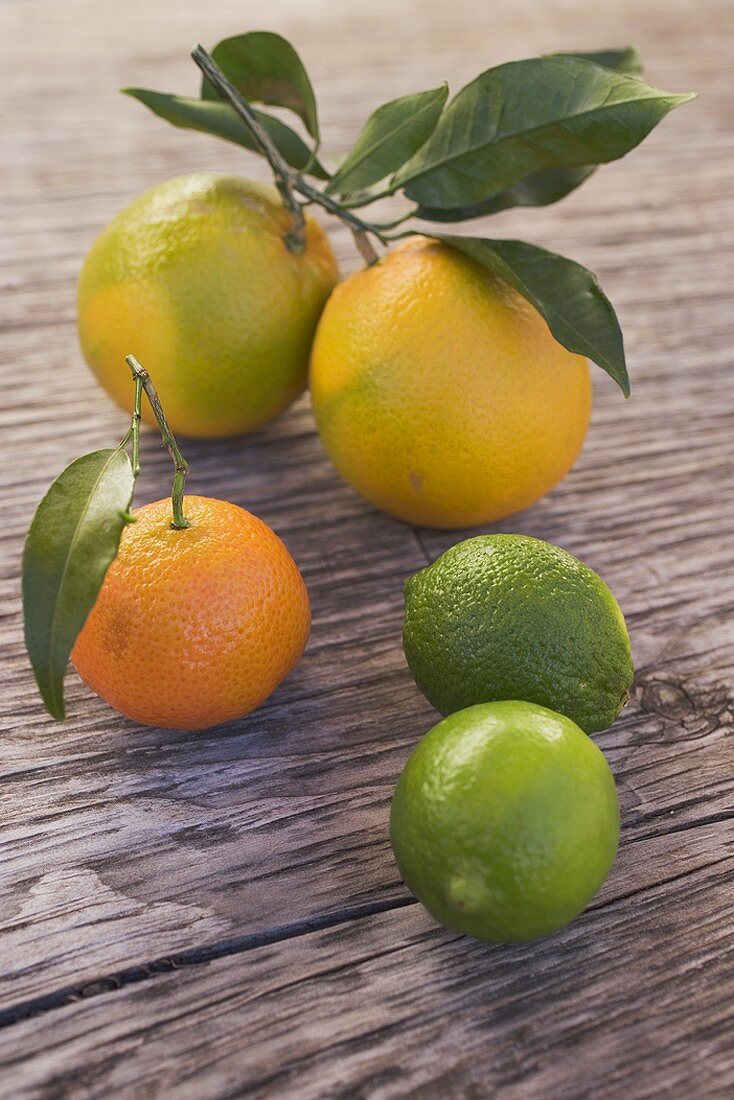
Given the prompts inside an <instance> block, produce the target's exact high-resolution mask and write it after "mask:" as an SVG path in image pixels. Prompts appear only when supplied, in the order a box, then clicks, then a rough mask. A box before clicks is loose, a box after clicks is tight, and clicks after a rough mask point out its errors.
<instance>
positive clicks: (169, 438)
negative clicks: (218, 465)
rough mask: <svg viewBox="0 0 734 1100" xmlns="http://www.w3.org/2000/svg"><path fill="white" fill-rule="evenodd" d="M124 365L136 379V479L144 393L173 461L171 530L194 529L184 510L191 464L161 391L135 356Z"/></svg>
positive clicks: (134, 423) (127, 359) (134, 413)
mask: <svg viewBox="0 0 734 1100" xmlns="http://www.w3.org/2000/svg"><path fill="white" fill-rule="evenodd" d="M125 362H126V363H127V365H128V366H129V368H130V370H131V371H132V374H133V378H134V379H135V410H134V412H133V418H132V424H131V426H130V433H131V435H132V441H133V458H132V466H133V474H134V475H135V477H137V475H138V473H139V472H140V406H141V399H142V391H143V390H145V396H146V397H147V398H148V401H149V402H150V406H151V408H152V410H153V412H154V414H155V418H156V420H157V422H158V427H159V429H160V433H161V437H162V439H163V443H164V445H165V447H166V450H167V451H168V453H169V454H170V456H171V458H172V460H173V465H174V469H175V473H174V476H173V488H172V489H171V505H172V508H173V520H172V522H171V527H173V528H174V529H175V530H184V529H185V528H186V527H190V526H191V525H190V524H189V521H188V520H187V519H186V516H185V515H184V510H183V497H184V486H185V484H186V475H187V473H188V472H189V464H188V462H187V461H186V459H185V458H184V456H183V455H182V454H181V451H180V450H179V447H178V443H177V442H176V437H175V436H174V434H173V432H172V431H171V429H170V427H169V424H168V421H167V420H166V414H165V413H164V412H163V406H162V405H161V399H160V397H159V396H158V391H157V390H156V388H155V386H154V385H153V382H152V381H151V378H150V375H149V374H148V372H147V370H146V369H145V367H143V366H142V365H141V364H140V363H139V362H138V361H137V359H136V358H135V356H134V355H126V356H125Z"/></svg>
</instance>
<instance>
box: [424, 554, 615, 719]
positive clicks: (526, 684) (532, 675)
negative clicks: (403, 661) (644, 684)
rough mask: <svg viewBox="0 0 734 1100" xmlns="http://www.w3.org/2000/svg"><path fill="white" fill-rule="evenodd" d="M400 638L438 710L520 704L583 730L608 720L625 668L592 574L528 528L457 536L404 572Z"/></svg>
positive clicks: (608, 600) (607, 599)
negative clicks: (415, 569) (431, 558)
mask: <svg viewBox="0 0 734 1100" xmlns="http://www.w3.org/2000/svg"><path fill="white" fill-rule="evenodd" d="M403 644H404V646H405V655H406V657H407V659H408V664H409V665H410V669H411V672H412V673H413V675H414V676H415V679H416V683H417V684H418V687H419V688H420V689H421V691H422V692H423V693H424V695H425V696H426V698H427V699H428V700H429V702H431V703H432V704H433V705H434V707H435V708H436V709H437V710H438V711H440V712H441V714H452V713H453V712H454V711H455V710H461V709H462V708H463V707H469V706H472V705H474V704H475V703H488V702H490V701H492V700H495V699H527V700H528V701H529V702H532V703H540V704H541V706H544V707H549V708H550V709H551V710H557V711H559V712H560V713H561V714H566V715H567V716H568V717H569V718H572V719H573V720H574V722H576V723H577V724H578V725H579V726H581V728H582V729H583V730H585V731H586V732H587V733H593V732H594V731H595V730H602V729H606V728H607V727H608V726H610V725H611V724H612V722H613V721H614V719H615V718H616V717H617V715H618V714H619V711H620V710H621V708H622V707H623V706H624V704H625V703H626V701H627V698H628V692H629V689H630V686H631V684H632V676H633V673H634V668H633V665H632V654H631V651H630V641H629V636H628V634H627V628H626V626H625V622H624V616H623V615H622V612H621V610H620V608H619V604H618V603H617V601H616V600H615V598H614V596H613V595H612V593H611V592H610V591H609V589H608V588H607V586H606V585H605V583H604V581H603V580H602V579H601V577H599V576H598V575H597V574H596V573H595V572H594V571H593V569H589V567H588V566H587V565H584V563H583V562H580V561H579V560H578V558H574V557H573V556H572V555H571V554H568V553H566V551H565V550H561V548H560V547H558V546H551V544H550V543H548V542H543V541H541V540H540V539H534V538H529V537H528V536H526V535H479V536H478V537H477V538H473V539H467V540H466V541H465V542H459V543H457V544H456V546H452V547H451V549H450V550H447V551H446V553H445V554H442V555H441V557H440V558H438V560H437V561H435V562H434V563H433V564H432V565H429V566H428V567H427V568H426V569H422V570H421V571H420V572H419V573H416V574H415V575H414V576H412V577H410V578H409V579H408V581H407V582H406V585H405V624H404V628H403Z"/></svg>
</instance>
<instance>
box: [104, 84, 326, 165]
mask: <svg viewBox="0 0 734 1100" xmlns="http://www.w3.org/2000/svg"><path fill="white" fill-rule="evenodd" d="M122 91H123V92H124V94H125V95H129V96H132V97H133V99H137V100H139V101H140V102H141V103H143V104H144V105H145V106H146V107H148V108H149V109H150V110H151V111H152V112H153V114H155V115H158V117H159V118H163V119H165V120H166V122H170V123H172V124H173V125H174V126H179V127H181V128H182V129H184V130H198V131H200V133H202V134H213V135H214V136H215V137H220V138H224V140H225V141H232V142H234V144H235V145H242V146H244V148H245V149H251V150H252V151H253V152H255V153H259V152H260V150H259V149H258V147H257V145H256V143H255V140H254V138H253V137H252V135H251V134H250V131H249V130H248V129H247V127H246V126H245V124H244V122H242V120H241V119H240V118H238V117H237V115H236V114H235V113H234V111H233V109H232V108H231V107H230V105H229V104H228V103H222V102H221V100H203V99H189V98H187V97H186V96H178V95H169V94H168V93H166V92H152V91H149V90H148V89H147V88H123V89H122ZM253 110H255V108H253ZM255 114H256V115H257V117H258V118H259V120H260V122H261V123H262V124H263V126H264V127H265V129H266V130H267V131H268V133H269V134H270V137H271V138H272V139H273V141H274V143H275V144H276V145H277V147H278V149H279V150H280V152H281V154H282V155H283V157H285V159H286V161H287V162H288V164H290V166H291V168H296V169H297V170H298V171H303V170H304V169H308V171H309V172H310V173H311V174H312V175H314V176H316V177H317V178H318V179H328V178H329V176H328V173H327V172H326V170H325V169H324V167H323V166H322V165H321V164H319V162H318V160H316V158H315V157H314V155H313V153H312V152H311V150H310V149H309V148H308V146H307V145H306V144H305V142H303V141H302V140H301V138H300V137H299V136H298V134H297V133H296V132H295V130H291V128H290V126H286V124H285V123H284V122H281V121H280V119H278V118H273V116H272V115H268V114H266V113H265V112H264V111H258V110H255Z"/></svg>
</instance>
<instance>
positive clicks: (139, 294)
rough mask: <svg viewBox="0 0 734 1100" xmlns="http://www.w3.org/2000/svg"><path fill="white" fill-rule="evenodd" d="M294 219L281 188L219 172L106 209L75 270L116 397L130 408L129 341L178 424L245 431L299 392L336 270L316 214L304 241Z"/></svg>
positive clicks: (84, 336) (84, 337) (87, 328)
mask: <svg viewBox="0 0 734 1100" xmlns="http://www.w3.org/2000/svg"><path fill="white" fill-rule="evenodd" d="M290 228H291V218H290V215H289V214H288V212H287V211H286V210H285V208H284V207H283V205H282V203H281V202H280V199H279V197H278V194H277V192H276V191H275V190H274V188H272V187H266V186H264V185H263V184H260V183H253V182H251V181H248V180H244V179H237V178H235V177H233V176H221V175H214V174H212V173H196V174H194V175H189V176H180V177H177V178H176V179H172V180H168V181H167V182H165V183H161V184H159V185H158V186H156V187H152V188H151V189H150V190H148V191H146V192H145V193H144V194H142V195H140V196H138V198H136V199H134V200H133V202H131V203H130V204H129V205H128V206H126V207H125V209H124V210H122V211H121V213H120V214H118V215H117V217H116V218H114V219H113V220H112V221H111V222H110V224H109V225H108V226H107V227H106V229H104V230H103V232H102V233H101V234H100V235H99V237H98V238H97V240H96V241H95V242H94V244H93V245H92V248H91V249H90V252H89V254H88V256H87V258H86V261H85V264H84V267H83V270H82V273H81V277H80V280H79V293H78V307H79V336H80V340H81V345H82V350H83V352H84V355H85V358H86V360H87V362H88V363H89V365H90V367H91V368H92V370H93V371H94V373H95V374H96V376H97V378H98V379H99V381H100V382H101V383H102V385H103V386H104V388H105V389H106V390H107V391H108V393H109V394H111V396H112V397H113V398H114V399H115V401H117V403H118V404H119V405H121V406H122V407H123V408H124V409H127V410H130V409H131V388H130V372H129V371H128V369H127V367H126V366H125V356H126V355H130V354H132V355H135V356H136V357H137V358H138V359H140V360H141V362H143V363H145V365H146V366H147V367H149V369H150V371H151V373H152V374H153V375H154V377H155V380H156V385H157V387H158V390H159V392H160V395H161V400H162V401H163V405H164V408H165V409H166V415H167V416H168V419H169V422H170V424H171V427H172V428H173V430H174V432H178V433H181V434H182V435H190V436H202V437H218V436H228V435H236V434H239V433H241V432H246V431H249V430H250V429H252V428H255V427H257V426H258V425H260V424H263V423H265V422H266V421H268V420H271V419H272V418H273V417H274V416H277V414H278V413H279V412H281V411H282V410H283V409H284V408H286V406H287V405H289V404H290V403H291V401H293V400H294V398H296V397H297V396H298V395H299V394H300V393H302V391H303V390H304V388H305V386H306V374H307V368H308V356H309V350H310V347H311V341H312V339H313V334H314V330H315V327H316V323H317V321H318V318H319V314H320V313H321V309H322V307H323V305H324V302H325V301H326V299H327V297H328V295H329V292H330V291H331V288H332V287H333V285H334V283H335V282H336V279H337V277H338V271H337V267H336V261H335V260H334V256H333V254H332V251H331V248H330V247H329V242H328V240H327V239H326V235H325V234H324V231H323V229H322V228H321V226H320V225H319V224H318V223H317V222H316V221H314V220H313V219H312V218H310V217H307V219H306V247H305V250H304V251H303V252H302V253H301V254H296V253H294V252H291V251H289V249H288V247H287V244H286V240H285V237H286V235H287V233H288V231H289V229H290ZM144 416H145V419H146V420H148V422H149V423H151V424H152V423H153V419H152V416H151V414H150V412H149V411H148V410H145V412H144Z"/></svg>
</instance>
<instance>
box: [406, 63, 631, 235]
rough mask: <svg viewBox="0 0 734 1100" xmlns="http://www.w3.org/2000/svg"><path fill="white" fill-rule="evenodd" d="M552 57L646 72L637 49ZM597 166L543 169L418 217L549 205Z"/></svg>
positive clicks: (464, 216)
mask: <svg viewBox="0 0 734 1100" xmlns="http://www.w3.org/2000/svg"><path fill="white" fill-rule="evenodd" d="M549 56H551V57H580V58H581V59H582V60H585V61H592V62H594V64H596V65H602V66H603V67H604V68H607V69H616V70H617V72H621V73H628V74H629V75H630V76H638V75H640V74H641V73H642V58H641V57H640V55H639V53H638V52H637V50H636V49H635V48H634V47H633V46H627V47H626V48H625V49H620V50H597V51H596V52H594V53H574V54H550V55H549ZM596 167H597V166H596V165H593V164H592V165H584V166H582V167H580V168H541V169H540V171H539V172H531V174H530V175H529V176H525V178H524V179H521V180H520V182H519V183H516V184H515V185H514V187H508V188H506V189H505V190H504V191H499V192H498V193H497V194H496V195H492V196H490V198H488V199H487V200H486V201H485V202H480V203H476V204H475V205H474V206H459V207H454V208H452V209H449V210H440V209H439V210H431V209H430V208H429V207H419V208H418V210H417V211H416V213H415V217H417V218H422V219H423V220H424V221H432V222H461V221H468V220H469V219H470V218H479V217H481V216H482V215H485V214H498V213H499V212H500V211H501V210H509V209H510V208H511V207H514V206H549V205H550V204H551V203H552V202H558V201H559V200H560V199H564V198H565V197H566V195H569V194H570V193H571V192H572V191H575V190H576V188H577V187H580V186H581V184H582V183H584V181H585V180H587V179H588V178H589V176H592V175H593V174H594V172H595V171H596Z"/></svg>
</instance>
